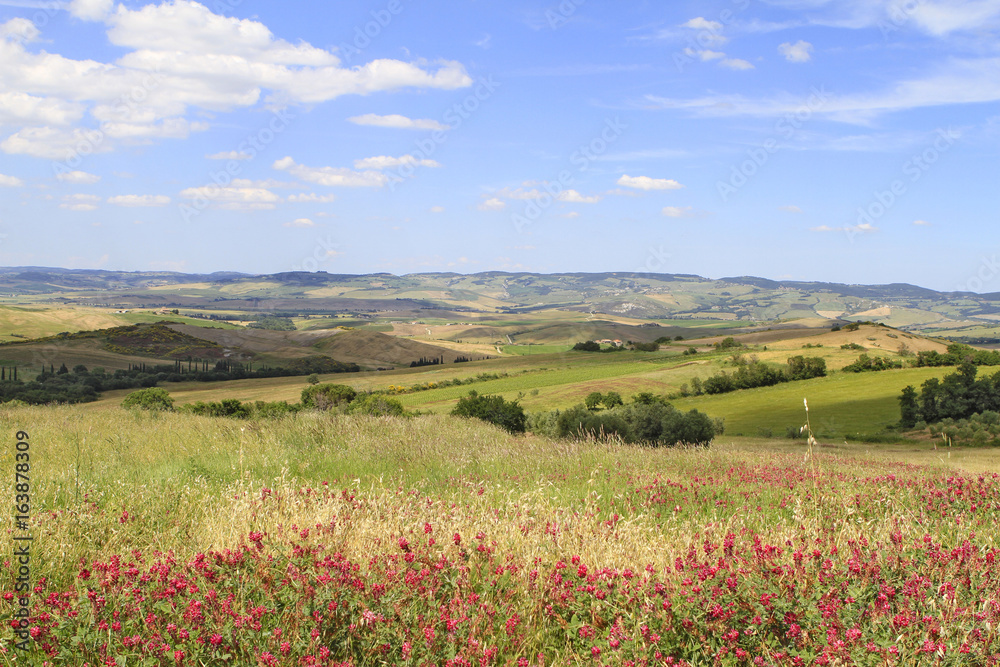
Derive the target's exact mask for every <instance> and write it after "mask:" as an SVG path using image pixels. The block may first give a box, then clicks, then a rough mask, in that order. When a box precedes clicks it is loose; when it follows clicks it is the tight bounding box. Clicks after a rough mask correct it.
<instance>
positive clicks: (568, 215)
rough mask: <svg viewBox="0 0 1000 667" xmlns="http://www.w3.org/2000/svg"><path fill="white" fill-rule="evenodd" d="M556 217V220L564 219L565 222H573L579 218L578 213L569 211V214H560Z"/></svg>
mask: <svg viewBox="0 0 1000 667" xmlns="http://www.w3.org/2000/svg"><path fill="white" fill-rule="evenodd" d="M556 217H558V218H566V219H567V220H573V219H575V218H579V217H580V212H579V211H570V212H569V213H560V214H559V215H558V216H556Z"/></svg>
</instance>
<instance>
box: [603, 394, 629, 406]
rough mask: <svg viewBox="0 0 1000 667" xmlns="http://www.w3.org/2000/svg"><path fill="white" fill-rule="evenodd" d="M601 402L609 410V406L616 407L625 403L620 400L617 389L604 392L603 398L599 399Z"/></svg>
mask: <svg viewBox="0 0 1000 667" xmlns="http://www.w3.org/2000/svg"><path fill="white" fill-rule="evenodd" d="M601 402H602V403H604V407H606V408H608V409H609V410H610V409H611V408H616V407H618V406H619V405H624V403H625V401H623V400H622V395H621V394H619V393H618V392H617V391H609V392H608V393H606V394H604V398H603V399H602V400H601Z"/></svg>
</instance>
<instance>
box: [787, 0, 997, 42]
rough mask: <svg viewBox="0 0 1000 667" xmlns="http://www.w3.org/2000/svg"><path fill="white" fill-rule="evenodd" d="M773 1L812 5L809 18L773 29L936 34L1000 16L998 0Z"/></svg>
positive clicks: (973, 27)
mask: <svg viewBox="0 0 1000 667" xmlns="http://www.w3.org/2000/svg"><path fill="white" fill-rule="evenodd" d="M771 4H785V5H790V7H789V8H791V9H798V8H802V9H808V10H809V12H808V14H804V15H803V16H804V17H805V18H806V19H807V20H806V21H805V22H803V21H797V22H792V23H790V24H788V25H782V24H776V25H775V26H774V27H773V28H772V29H782V28H784V27H802V26H803V25H809V24H812V25H822V26H829V27H835V28H847V29H852V30H857V29H864V28H878V29H879V30H880V32H882V34H884V35H891V34H893V33H896V32H897V31H900V30H911V29H912V28H916V29H918V30H921V31H923V32H925V33H927V34H929V35H933V36H935V37H947V36H948V35H950V34H951V33H954V32H962V31H970V32H976V31H981V30H983V29H984V28H988V27H991V26H992V27H996V26H997V23H998V19H1000V2H998V1H997V0H861V1H855V2H843V1H842V0H806V1H805V2H803V1H802V0H791V1H790V2H783V3H780V2H774V1H773V0H772V3H771Z"/></svg>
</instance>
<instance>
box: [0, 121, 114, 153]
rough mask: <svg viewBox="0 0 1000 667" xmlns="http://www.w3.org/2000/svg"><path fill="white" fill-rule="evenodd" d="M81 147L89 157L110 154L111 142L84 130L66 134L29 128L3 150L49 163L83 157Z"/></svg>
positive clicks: (5, 142)
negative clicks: (89, 154) (48, 161)
mask: <svg viewBox="0 0 1000 667" xmlns="http://www.w3.org/2000/svg"><path fill="white" fill-rule="evenodd" d="M81 147H82V148H83V149H84V150H86V151H87V152H89V153H107V152H108V151H110V150H111V146H110V145H109V142H108V141H105V140H103V139H100V137H99V135H96V134H94V133H92V132H88V131H84V130H62V129H56V128H52V127H29V128H24V129H22V130H19V131H18V132H15V133H14V134H12V135H10V136H9V137H7V138H6V139H4V140H3V142H0V150H3V151H4V152H5V153H10V154H12V155H30V156H31V157H38V158H44V159H46V160H69V159H70V158H72V157H74V156H77V155H81V154H82V151H81Z"/></svg>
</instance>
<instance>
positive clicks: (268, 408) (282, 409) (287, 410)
mask: <svg viewBox="0 0 1000 667" xmlns="http://www.w3.org/2000/svg"><path fill="white" fill-rule="evenodd" d="M249 408H250V412H251V414H252V416H253V417H254V418H259V419H276V418H278V417H284V416H285V415H292V414H295V413H296V412H298V411H299V410H301V409H302V406H301V405H289V404H288V402H287V401H274V402H271V403H268V402H265V401H254V402H253V403H252V404H250V405H249Z"/></svg>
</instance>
